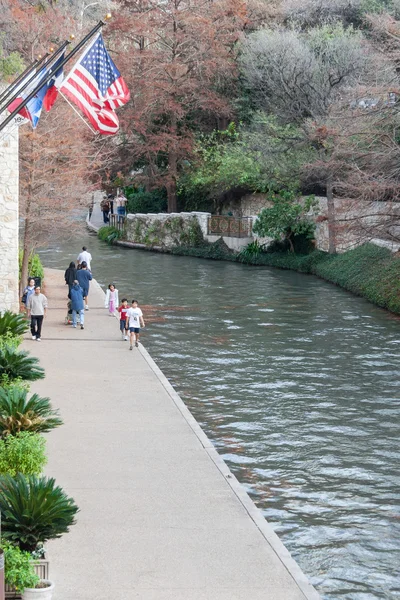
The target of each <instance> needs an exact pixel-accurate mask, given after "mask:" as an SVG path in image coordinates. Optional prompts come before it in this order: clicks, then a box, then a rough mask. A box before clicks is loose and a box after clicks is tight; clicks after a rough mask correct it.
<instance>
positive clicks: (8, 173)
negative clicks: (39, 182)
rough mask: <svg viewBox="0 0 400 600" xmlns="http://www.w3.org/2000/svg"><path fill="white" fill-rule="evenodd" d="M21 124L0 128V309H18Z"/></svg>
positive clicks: (11, 124)
mask: <svg viewBox="0 0 400 600" xmlns="http://www.w3.org/2000/svg"><path fill="white" fill-rule="evenodd" d="M18 191H19V170H18V127H16V126H15V125H14V123H10V124H9V125H7V127H5V129H3V130H2V131H0V311H1V312H3V311H4V310H12V311H15V312H19V291H18V279H19V269H18Z"/></svg>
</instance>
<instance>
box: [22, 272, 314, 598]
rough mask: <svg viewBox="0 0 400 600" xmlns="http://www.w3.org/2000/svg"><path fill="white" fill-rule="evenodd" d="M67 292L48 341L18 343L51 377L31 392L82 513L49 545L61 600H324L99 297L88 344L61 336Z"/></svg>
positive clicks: (61, 293) (71, 333)
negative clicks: (55, 414) (51, 425)
mask: <svg viewBox="0 0 400 600" xmlns="http://www.w3.org/2000/svg"><path fill="white" fill-rule="evenodd" d="M63 283H64V280H63V273H62V272H61V271H55V270H46V276H45V286H46V295H47V297H48V300H49V307H50V308H49V313H48V318H47V319H46V320H45V323H44V327H43V341H42V343H41V344H37V343H36V342H34V341H32V340H28V339H27V340H26V341H25V342H24V348H25V349H27V350H29V351H30V352H31V353H32V354H33V355H35V356H37V357H39V359H40V362H41V365H42V366H43V367H44V368H45V370H46V378H45V379H44V380H43V381H41V382H37V383H35V384H34V386H32V387H33V390H34V391H35V392H38V393H40V394H42V395H44V396H49V397H50V398H51V400H52V402H53V404H54V405H55V406H56V407H58V408H59V409H60V411H61V415H62V417H63V419H64V425H63V426H62V427H60V428H59V429H56V430H55V431H53V432H51V433H50V434H48V453H49V463H48V467H47V473H48V474H49V475H51V476H54V477H55V478H56V480H57V483H58V484H59V485H61V486H62V487H64V489H65V490H66V492H67V493H68V494H69V495H71V496H72V497H73V498H74V499H75V501H76V502H77V504H78V505H79V507H80V512H79V514H78V519H77V524H76V525H74V526H73V527H72V528H71V531H70V532H69V533H68V534H65V535H64V536H63V537H62V538H61V539H60V540H56V541H54V542H52V543H51V544H50V548H49V550H50V558H51V565H50V576H51V579H53V580H54V581H55V584H56V591H55V595H54V600H109V599H113V600H133V599H140V600H266V599H267V600H305V599H308V600H318V598H319V595H318V594H317V593H316V591H315V590H314V588H313V587H312V586H311V585H310V583H309V582H308V580H307V579H306V577H305V576H304V574H303V573H302V572H301V570H300V568H299V567H298V566H297V564H296V563H295V562H294V561H293V559H292V558H291V557H290V554H289V553H288V551H287V550H286V548H285V547H284V546H283V544H282V543H281V542H280V541H279V539H278V538H277V536H276V535H275V534H274V532H273V531H272V528H271V527H270V526H269V525H268V523H267V522H266V521H265V519H264V518H263V516H262V514H261V512H260V511H259V510H258V509H257V508H256V507H255V505H254V504H253V502H252V501H251V500H250V498H249V496H248V495H247V494H246V492H245V490H244V488H243V487H242V486H241V485H240V484H239V483H238V482H237V480H236V478H235V477H234V476H233V475H232V474H231V472H230V471H229V469H228V467H227V466H226V464H225V463H224V461H223V460H222V459H221V457H220V456H219V455H218V454H217V452H216V450H215V449H214V447H213V446H212V444H211V442H210V441H209V440H208V438H207V437H206V435H205V434H204V432H203V431H202V430H201V428H200V427H199V425H198V424H197V422H196V421H195V419H194V418H193V417H192V415H191V414H190V412H189V411H188V409H187V408H186V406H185V405H184V403H183V402H182V400H181V399H180V397H179V396H178V394H177V393H176V392H175V391H174V390H173V388H172V387H171V386H170V384H169V382H168V381H167V379H166V378H165V377H164V375H163V374H162V373H161V371H160V370H159V369H158V367H157V366H156V365H155V363H154V362H153V361H152V359H151V357H150V356H149V355H148V353H147V352H146V350H145V349H144V348H143V347H142V346H141V347H139V349H137V348H134V350H133V351H129V345H128V342H124V341H121V340H120V334H119V327H118V322H117V320H116V319H114V318H110V317H109V316H108V314H107V311H106V310H105V309H104V294H103V291H102V290H101V289H100V287H99V286H98V285H97V283H96V282H93V284H92V286H91V290H90V294H89V306H90V310H89V311H88V312H86V313H85V319H86V320H85V329H84V330H80V329H79V328H78V329H73V328H72V327H70V326H66V325H64V319H65V315H66V312H67V297H66V289H67V287H66V286H64V285H63ZM145 316H146V315H145ZM149 335H151V330H148V331H147V332H146V335H145V336H144V337H143V341H144V343H146V342H145V339H146V336H149Z"/></svg>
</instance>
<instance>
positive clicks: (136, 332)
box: [126, 300, 145, 350]
mask: <svg viewBox="0 0 400 600" xmlns="http://www.w3.org/2000/svg"><path fill="white" fill-rule="evenodd" d="M126 325H127V327H128V325H129V331H130V333H131V345H130V346H129V350H132V349H133V342H135V346H136V347H138V346H139V337H140V327H145V324H144V320H143V313H142V311H141V309H140V308H139V307H138V301H137V300H132V306H131V308H129V309H128V310H127V312H126Z"/></svg>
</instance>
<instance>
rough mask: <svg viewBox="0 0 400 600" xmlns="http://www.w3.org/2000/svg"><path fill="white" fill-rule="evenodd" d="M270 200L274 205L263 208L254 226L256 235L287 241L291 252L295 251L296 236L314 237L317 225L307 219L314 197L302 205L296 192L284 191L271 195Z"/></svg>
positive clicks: (305, 200)
mask: <svg viewBox="0 0 400 600" xmlns="http://www.w3.org/2000/svg"><path fill="white" fill-rule="evenodd" d="M268 200H269V201H270V202H271V203H272V205H271V206H269V207H268V208H263V210H262V211H261V212H260V214H259V215H258V217H257V220H256V222H255V223H254V226H253V231H254V233H256V234H257V235H259V236H261V237H270V238H273V239H274V240H279V241H280V240H281V239H282V238H283V239H285V240H286V241H287V242H288V244H289V247H290V250H291V252H294V251H295V247H294V239H295V237H296V236H300V235H301V236H303V237H305V238H308V239H312V238H313V237H314V233H315V223H314V221H312V220H310V219H308V218H307V217H306V214H307V212H308V211H309V210H310V208H311V207H312V206H313V204H314V197H313V196H308V197H306V198H304V202H303V203H300V202H298V200H297V197H296V193H295V192H294V190H282V191H280V192H279V193H269V194H268Z"/></svg>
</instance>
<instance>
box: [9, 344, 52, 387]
mask: <svg viewBox="0 0 400 600" xmlns="http://www.w3.org/2000/svg"><path fill="white" fill-rule="evenodd" d="M38 363H39V361H38V359H37V358H35V357H34V356H29V354H28V352H16V351H15V350H13V349H12V348H8V347H7V346H5V347H4V348H0V381H1V378H2V377H4V378H6V379H7V381H12V380H13V379H18V378H20V379H23V380H25V381H35V380H36V379H43V377H44V369H42V367H39V365H38Z"/></svg>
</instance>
